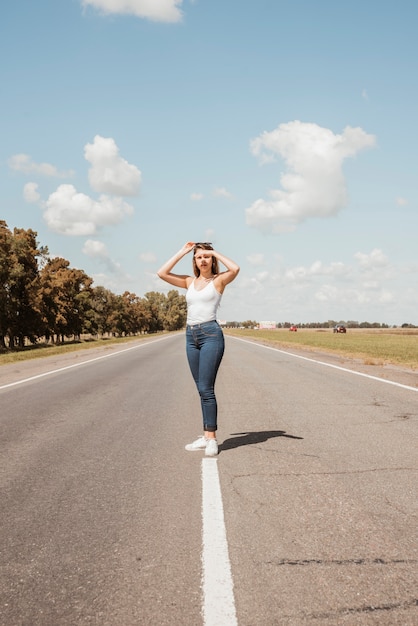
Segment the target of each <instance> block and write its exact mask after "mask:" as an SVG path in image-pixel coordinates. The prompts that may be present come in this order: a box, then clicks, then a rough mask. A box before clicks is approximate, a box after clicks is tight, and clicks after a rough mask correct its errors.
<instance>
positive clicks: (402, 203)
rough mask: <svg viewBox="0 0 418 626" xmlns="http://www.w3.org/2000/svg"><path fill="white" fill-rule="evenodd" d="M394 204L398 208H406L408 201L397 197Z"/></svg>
mask: <svg viewBox="0 0 418 626" xmlns="http://www.w3.org/2000/svg"><path fill="white" fill-rule="evenodd" d="M396 204H397V205H398V206H406V205H407V204H408V200H407V199H406V198H402V197H399V198H396Z"/></svg>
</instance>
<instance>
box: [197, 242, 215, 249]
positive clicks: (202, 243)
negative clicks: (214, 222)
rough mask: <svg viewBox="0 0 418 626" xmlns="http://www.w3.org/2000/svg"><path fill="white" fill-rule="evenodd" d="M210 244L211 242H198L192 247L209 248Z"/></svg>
mask: <svg viewBox="0 0 418 626" xmlns="http://www.w3.org/2000/svg"><path fill="white" fill-rule="evenodd" d="M211 245H212V242H211V241H203V242H202V241H199V242H198V243H195V244H194V247H195V248H197V247H198V246H211Z"/></svg>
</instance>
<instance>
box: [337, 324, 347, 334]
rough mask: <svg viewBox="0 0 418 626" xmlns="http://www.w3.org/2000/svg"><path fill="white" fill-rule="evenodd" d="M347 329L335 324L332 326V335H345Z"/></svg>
mask: <svg viewBox="0 0 418 626" xmlns="http://www.w3.org/2000/svg"><path fill="white" fill-rule="evenodd" d="M346 332H347V329H346V327H345V326H343V325H342V324H337V325H336V326H334V333H346Z"/></svg>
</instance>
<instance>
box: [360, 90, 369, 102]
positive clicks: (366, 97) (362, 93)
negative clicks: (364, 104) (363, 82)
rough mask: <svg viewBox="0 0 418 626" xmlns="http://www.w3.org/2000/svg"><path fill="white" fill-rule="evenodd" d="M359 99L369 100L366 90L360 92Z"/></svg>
mask: <svg viewBox="0 0 418 626" xmlns="http://www.w3.org/2000/svg"><path fill="white" fill-rule="evenodd" d="M361 97H362V98H363V100H369V94H368V93H367V90H366V89H363V91H362V92H361Z"/></svg>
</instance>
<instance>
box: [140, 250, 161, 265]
mask: <svg viewBox="0 0 418 626" xmlns="http://www.w3.org/2000/svg"><path fill="white" fill-rule="evenodd" d="M139 258H140V260H141V261H143V262H144V263H155V262H156V260H157V257H156V255H155V254H154V253H153V252H142V253H141V254H140V255H139Z"/></svg>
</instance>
